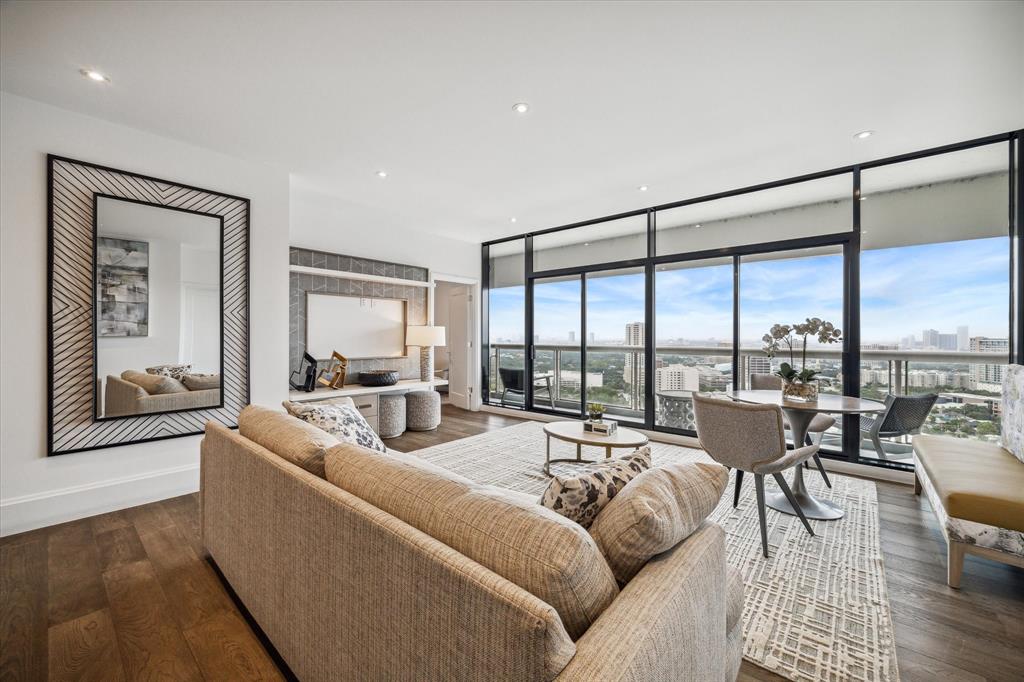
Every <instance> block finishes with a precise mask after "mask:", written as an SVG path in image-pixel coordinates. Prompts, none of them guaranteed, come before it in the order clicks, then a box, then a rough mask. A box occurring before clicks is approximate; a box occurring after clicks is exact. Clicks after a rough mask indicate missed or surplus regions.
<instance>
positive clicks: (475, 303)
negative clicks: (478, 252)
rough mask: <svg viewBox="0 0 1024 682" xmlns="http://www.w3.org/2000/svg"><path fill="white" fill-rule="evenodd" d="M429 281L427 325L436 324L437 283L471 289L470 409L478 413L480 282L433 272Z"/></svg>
mask: <svg viewBox="0 0 1024 682" xmlns="http://www.w3.org/2000/svg"><path fill="white" fill-rule="evenodd" d="M429 281H430V286H429V287H428V288H427V311H428V314H427V316H428V319H427V324H434V289H435V287H436V283H437V282H449V283H451V284H464V285H466V286H468V287H469V290H470V295H471V296H472V297H473V300H472V304H471V305H470V306H469V320H470V322H469V328H470V338H469V341H470V343H471V344H472V348H471V350H470V357H469V382H470V390H471V392H472V395H471V396H470V403H469V409H471V410H473V411H474V412H476V411H477V410H479V409H480V406H481V404H482V403H483V401H482V400H481V398H480V362H479V361H478V358H477V356H478V355H479V353H480V280H479V279H476V278H473V277H463V276H462V275H447V274H444V273H441V272H431V273H430V278H429Z"/></svg>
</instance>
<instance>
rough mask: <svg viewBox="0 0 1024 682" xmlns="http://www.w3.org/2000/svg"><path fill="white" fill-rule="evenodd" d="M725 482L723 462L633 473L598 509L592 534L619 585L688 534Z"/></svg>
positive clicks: (714, 503)
mask: <svg viewBox="0 0 1024 682" xmlns="http://www.w3.org/2000/svg"><path fill="white" fill-rule="evenodd" d="M728 482H729V472H728V470H727V469H726V468H725V467H724V466H722V465H721V464H705V463H686V464H666V465H664V466H660V467H656V468H654V469H650V470H648V471H645V472H643V473H642V474H640V475H639V476H637V477H636V478H634V479H633V480H632V481H631V482H630V484H629V485H627V486H626V487H625V488H624V489H623V490H622V491H621V492H620V493H619V494H618V495H616V496H615V499H613V500H611V501H610V502H609V503H608V504H607V506H605V508H604V509H603V510H602V511H601V513H600V514H598V515H597V519H595V520H594V523H593V525H591V527H590V534H591V535H592V536H593V538H594V540H596V541H597V546H598V547H600V548H601V553H602V554H604V558H605V559H606V560H607V561H608V565H609V566H611V568H612V573H614V574H615V579H616V580H618V581H619V584H620V585H624V584H626V583H628V582H629V581H630V580H631V579H632V578H633V576H635V575H636V574H637V572H638V571H639V570H640V569H641V568H643V566H644V564H646V563H647V561H648V560H649V559H650V558H651V557H653V556H655V555H656V554H661V553H662V552H665V551H668V550H670V549H672V548H673V547H675V546H676V545H677V544H679V543H680V542H682V541H683V540H685V539H686V538H688V537H689V536H690V534H691V533H693V531H695V530H697V528H698V527H699V526H700V525H701V523H703V521H704V519H705V518H707V515H708V514H710V513H711V512H712V510H714V508H715V507H716V506H717V505H718V500H719V499H720V498H721V497H722V491H724V490H725V486H726V484H727V483H728Z"/></svg>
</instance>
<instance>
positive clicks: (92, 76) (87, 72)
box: [78, 69, 110, 83]
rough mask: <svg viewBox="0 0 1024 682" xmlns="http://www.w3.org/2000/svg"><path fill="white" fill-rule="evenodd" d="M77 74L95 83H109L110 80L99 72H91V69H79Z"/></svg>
mask: <svg viewBox="0 0 1024 682" xmlns="http://www.w3.org/2000/svg"><path fill="white" fill-rule="evenodd" d="M78 73H80V74H82V76H84V77H85V78H88V79H89V80H91V81H96V82H97V83H109V82H110V79H109V78H107V77H106V76H104V75H103V74H102V73H100V72H99V71H93V70H92V69H79V70H78Z"/></svg>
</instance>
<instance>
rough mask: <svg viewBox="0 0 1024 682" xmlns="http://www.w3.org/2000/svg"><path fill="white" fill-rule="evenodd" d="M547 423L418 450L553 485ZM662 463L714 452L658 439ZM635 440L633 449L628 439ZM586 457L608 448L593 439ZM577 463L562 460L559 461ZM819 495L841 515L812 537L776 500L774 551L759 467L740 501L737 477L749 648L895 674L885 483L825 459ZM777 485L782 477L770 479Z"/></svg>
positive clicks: (733, 561)
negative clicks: (765, 545)
mask: <svg viewBox="0 0 1024 682" xmlns="http://www.w3.org/2000/svg"><path fill="white" fill-rule="evenodd" d="M542 428H543V424H541V423H539V422H525V423H523V424H516V425H515V426H509V427H507V428H504V429H499V430H497V431H491V432H488V433H484V434H481V435H478V436H473V437H470V438H464V439H462V440H457V441H453V442H450V443H445V444H443V445H437V446H435V447H431V448H426V449H424V450H417V451H416V454H417V455H419V456H421V457H423V458H424V459H426V460H429V461H431V462H433V463H434V464H437V465H439V466H442V467H444V468H446V469H449V470H451V471H454V472H456V473H458V474H461V475H463V476H465V477H466V478H469V479H471V480H474V481H478V482H480V483H488V484H491V485H497V486H500V487H503V488H509V489H512V490H518V491H521V492H526V493H532V494H536V495H537V496H538V497H540V494H541V492H543V490H544V488H545V487H546V486H547V483H548V478H547V476H545V475H544V473H543V472H542V471H541V466H542V465H543V463H544V447H545V437H544V433H543V431H542ZM651 450H652V453H653V460H654V464H655V465H659V464H665V463H669V462H687V461H692V462H696V461H710V458H708V456H707V455H705V454H704V453H703V452H702V451H700V450H693V449H689V448H683V447H679V446H675V445H668V444H665V443H652V444H651ZM621 452H623V453H624V452H625V451H621ZM575 454H576V453H575V446H574V445H572V444H569V443H563V442H559V441H554V440H553V441H552V443H551V456H552V457H575ZM583 456H584V458H590V459H594V458H598V457H603V456H604V454H603V449H600V450H599V449H597V448H586V447H585V448H584V449H583ZM576 470H578V465H567V464H554V465H552V471H553V472H554V473H561V472H570V471H576ZM805 474H806V479H807V482H808V488H809V489H810V491H811V492H813V493H814V494H815V495H816V496H818V497H821V498H825V499H831V500H833V501H835V502H836V503H838V504H839V505H840V506H841V507H842V508H843V509H844V510H846V515H845V516H844V517H843V518H842V519H840V520H838V521H811V526H812V527H813V528H814V532H815V536H814V537H811V536H810V535H808V534H807V532H806V531H805V530H804V528H803V526H802V525H801V524H800V520H799V519H797V518H796V517H795V516H789V515H786V514H780V513H779V512H776V511H774V510H772V509H769V510H768V541H769V550H770V554H771V558H770V559H765V558H764V557H763V556H762V555H761V537H760V531H759V530H758V523H757V507H756V501H755V498H754V486H753V477H752V476H751V477H748V479H749V480H745V481H744V487H743V492H742V493H741V495H740V505H739V508H738V509H733V508H732V494H733V493H732V491H733V481H732V478H730V482H729V488H728V489H727V491H726V494H724V495H723V496H722V502H721V504H719V506H718V508H717V509H715V511H714V512H713V513H712V515H711V518H712V519H713V520H714V521H716V522H717V523H719V524H720V525H721V526H722V527H723V528H725V531H726V534H727V540H726V542H727V551H728V562H729V564H730V565H731V566H733V567H735V568H736V569H738V570H739V571H740V573H741V574H742V575H743V579H744V582H745V584H746V600H745V604H744V607H743V635H744V639H745V642H744V646H743V656H744V658H746V659H747V660H748V661H750V662H752V663H754V664H756V665H759V666H761V667H763V668H766V669H768V670H771V671H773V672H776V673H778V674H780V675H782V676H784V677H786V678H788V679H791V680H800V681H803V680H808V681H814V682H817V681H819V680H821V681H828V682H838V681H840V680H844V681H845V680H851V681H863V682H890V681H892V682H895V681H896V680H898V679H899V673H898V671H897V667H896V647H895V644H894V642H893V627H892V618H891V616H890V614H889V597H888V593H887V591H886V586H885V570H884V567H883V565H882V550H881V546H880V544H879V539H878V502H877V498H876V495H875V484H874V483H872V482H870V481H864V480H860V479H856V478H850V477H847V476H840V475H837V474H831V475H830V476H831V478H832V485H833V486H834V487H833V488H832V489H831V490H829V489H828V488H826V487H825V484H824V483H823V482H822V480H821V475H820V474H819V473H818V472H817V471H816V470H809V471H806V472H805ZM768 485H769V486H773V485H774V483H772V484H768Z"/></svg>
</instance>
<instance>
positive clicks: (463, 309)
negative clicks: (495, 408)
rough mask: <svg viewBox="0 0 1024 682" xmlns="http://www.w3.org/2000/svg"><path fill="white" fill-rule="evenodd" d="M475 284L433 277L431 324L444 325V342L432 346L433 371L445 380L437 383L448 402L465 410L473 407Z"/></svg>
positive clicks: (475, 358) (475, 365) (475, 362)
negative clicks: (441, 344) (435, 346)
mask: <svg viewBox="0 0 1024 682" xmlns="http://www.w3.org/2000/svg"><path fill="white" fill-rule="evenodd" d="M474 300H475V296H474V285H473V284H469V283H467V282H461V281H448V280H441V279H438V278H437V277H435V284H434V325H435V326H439V327H444V328H445V344H446V345H444V346H438V347H437V348H435V349H434V374H435V377H436V378H438V379H446V380H447V381H448V384H447V385H446V386H438V391H440V392H441V394H442V397H447V402H449V403H450V404H451V405H454V406H455V407H460V408H462V409H464V410H473V409H476V407H475V405H474V403H475V402H476V398H475V394H476V391H475V390H474V386H475V385H476V380H475V378H476V367H477V357H476V355H475V350H474V349H475V346H476V344H475V342H474V340H475V339H476V330H475V326H474V325H475V316H474V312H475V309H474V307H473V306H474V305H475V303H474Z"/></svg>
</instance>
